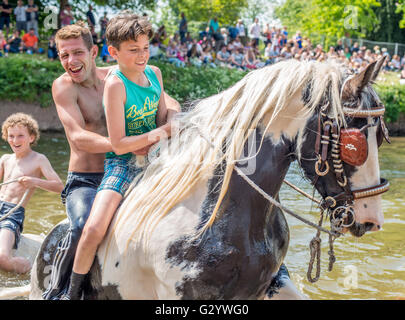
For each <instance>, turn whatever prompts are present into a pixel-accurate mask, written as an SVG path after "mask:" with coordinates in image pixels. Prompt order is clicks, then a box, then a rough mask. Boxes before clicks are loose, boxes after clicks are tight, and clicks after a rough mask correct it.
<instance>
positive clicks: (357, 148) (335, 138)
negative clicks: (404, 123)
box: [312, 104, 390, 231]
mask: <svg viewBox="0 0 405 320" xmlns="http://www.w3.org/2000/svg"><path fill="white" fill-rule="evenodd" d="M327 106H328V105H326V106H325V107H323V108H321V112H320V113H319V115H318V129H317V139H316V142H315V155H316V157H317V161H316V162H315V173H316V177H315V180H314V181H312V183H313V185H315V184H316V182H317V180H318V178H319V177H321V176H325V175H326V174H328V172H329V171H330V169H331V168H330V166H329V161H328V160H329V159H328V154H329V152H328V149H329V145H330V144H331V152H330V153H331V160H332V168H333V172H334V174H335V177H336V181H337V183H338V184H339V186H340V187H341V188H342V192H341V193H339V194H337V195H335V196H327V197H325V199H323V201H322V202H321V204H320V207H321V209H323V210H328V211H331V217H332V218H337V216H342V215H344V216H345V218H344V220H347V219H348V220H349V221H341V227H342V228H343V227H350V226H351V225H352V224H353V223H354V221H355V218H354V210H353V205H354V201H355V200H356V199H361V198H368V197H373V196H376V195H379V194H382V193H384V192H386V191H388V188H389V183H388V181H387V180H386V179H383V178H382V179H380V183H379V184H377V185H375V186H372V187H368V188H364V189H356V190H352V189H351V187H350V186H349V184H348V180H347V175H346V173H345V170H344V166H343V162H346V163H348V164H350V165H352V166H360V165H362V164H363V163H364V162H365V161H366V160H367V157H368V147H367V138H366V136H365V134H364V133H363V132H364V131H365V130H366V129H367V128H369V127H372V126H377V144H378V146H380V145H381V143H382V140H383V138H385V140H387V142H388V143H390V141H389V137H388V131H387V129H386V127H385V124H384V120H383V115H384V112H385V107H384V105H383V104H379V105H378V106H377V107H374V108H371V109H369V110H355V109H352V108H348V107H345V108H343V114H344V115H345V116H348V117H351V118H369V117H372V118H375V119H376V121H374V123H372V124H367V125H365V126H363V127H362V128H361V129H357V128H349V129H346V128H345V129H341V128H342V121H341V119H340V118H338V119H337V120H336V119H331V118H330V117H329V116H328V115H327V114H326V109H327ZM338 203H343V205H341V206H338ZM337 231H339V230H337Z"/></svg>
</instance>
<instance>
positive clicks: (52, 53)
mask: <svg viewBox="0 0 405 320" xmlns="http://www.w3.org/2000/svg"><path fill="white" fill-rule="evenodd" d="M47 54H48V59H50V60H51V61H53V60H56V59H57V58H58V50H57V49H56V43H55V35H51V36H50V37H49V41H48V50H47Z"/></svg>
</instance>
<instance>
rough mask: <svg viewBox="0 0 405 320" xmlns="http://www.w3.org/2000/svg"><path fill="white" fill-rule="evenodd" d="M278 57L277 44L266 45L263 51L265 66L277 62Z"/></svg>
mask: <svg viewBox="0 0 405 320" xmlns="http://www.w3.org/2000/svg"><path fill="white" fill-rule="evenodd" d="M279 55H280V50H279V46H278V44H277V43H274V44H272V43H271V42H269V43H267V46H266V48H265V50H264V57H265V59H266V64H273V63H276V62H278V57H279Z"/></svg>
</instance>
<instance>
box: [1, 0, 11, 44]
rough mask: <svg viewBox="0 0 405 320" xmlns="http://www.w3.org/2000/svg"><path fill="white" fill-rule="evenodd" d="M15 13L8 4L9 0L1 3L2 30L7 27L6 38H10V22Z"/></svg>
mask: <svg viewBox="0 0 405 320" xmlns="http://www.w3.org/2000/svg"><path fill="white" fill-rule="evenodd" d="M12 12H13V8H12V7H11V5H10V4H9V3H8V0H3V2H2V3H0V30H3V29H4V27H6V34H5V37H6V38H8V33H9V31H10V21H11V13H12Z"/></svg>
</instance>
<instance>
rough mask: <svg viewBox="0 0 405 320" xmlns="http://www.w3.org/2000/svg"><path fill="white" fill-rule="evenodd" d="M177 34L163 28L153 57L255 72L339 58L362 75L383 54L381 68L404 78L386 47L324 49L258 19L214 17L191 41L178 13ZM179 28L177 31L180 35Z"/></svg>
mask: <svg viewBox="0 0 405 320" xmlns="http://www.w3.org/2000/svg"><path fill="white" fill-rule="evenodd" d="M181 21H182V22H181V23H180V25H179V32H177V33H175V34H173V35H171V36H168V35H167V33H166V31H165V27H164V25H163V26H161V27H160V28H159V29H158V30H157V32H156V33H155V37H154V38H153V40H152V41H151V57H152V59H165V60H167V61H169V62H171V63H173V64H175V65H176V66H178V67H184V66H187V65H194V66H198V67H201V66H207V67H212V68H216V67H227V68H238V69H242V70H249V69H257V68H261V67H263V66H266V65H269V64H273V63H277V62H279V61H282V60H286V59H297V60H300V61H302V60H317V61H325V60H327V59H337V60H339V61H341V62H342V63H345V64H346V65H348V66H349V67H350V68H351V69H353V70H356V71H360V70H362V68H364V67H365V66H366V65H367V64H368V63H370V62H373V61H375V60H376V59H378V58H380V57H381V56H384V55H385V56H387V59H386V64H385V66H384V69H385V70H390V71H401V74H403V76H404V79H405V54H404V56H403V57H402V58H401V57H400V56H399V55H393V56H392V57H391V56H390V54H389V53H388V50H387V49H386V48H380V47H379V46H375V47H374V48H373V49H368V48H366V47H365V46H359V43H358V42H355V43H353V44H352V43H350V42H349V41H343V40H339V41H338V42H337V44H336V45H335V46H330V47H329V48H328V50H325V49H324V48H323V46H322V45H320V44H318V45H313V44H312V42H311V40H310V39H309V38H308V37H303V36H302V35H301V32H300V31H297V32H296V33H295V34H294V35H293V36H290V35H289V33H288V30H287V28H286V27H283V28H276V27H272V26H270V25H269V24H266V25H265V26H264V27H262V26H261V25H260V22H259V19H258V18H256V19H255V20H254V21H253V23H252V24H251V25H250V26H245V25H244V23H243V21H242V20H241V19H240V20H238V22H237V23H236V25H235V26H233V27H228V28H224V27H222V28H221V27H220V25H219V23H218V19H217V18H215V17H214V18H213V19H211V20H210V21H209V23H208V26H207V28H206V30H204V31H203V32H200V33H199V35H198V36H197V37H195V38H193V37H191V35H190V33H189V32H188V31H187V21H186V20H185V17H184V14H183V15H182V19H181ZM180 29H181V32H180Z"/></svg>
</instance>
